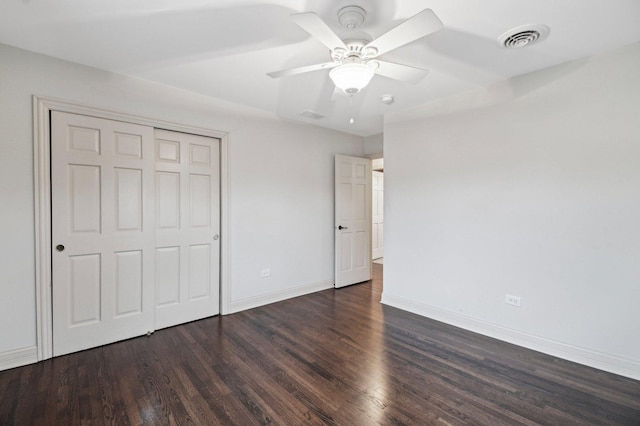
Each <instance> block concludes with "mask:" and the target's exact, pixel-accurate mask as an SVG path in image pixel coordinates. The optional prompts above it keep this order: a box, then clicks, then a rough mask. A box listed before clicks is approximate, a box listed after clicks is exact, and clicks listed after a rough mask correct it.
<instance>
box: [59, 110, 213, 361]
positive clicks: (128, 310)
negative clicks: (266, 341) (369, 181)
mask: <svg viewBox="0 0 640 426" xmlns="http://www.w3.org/2000/svg"><path fill="white" fill-rule="evenodd" d="M219 143H220V141H219V140H218V139H214V138H205V137H199V136H193V135H187V134H182V133H176V132H168V131H162V130H154V129H153V128H152V127H148V126H140V125H135V124H129V123H123V122H118V121H111V120H105V119H100V118H94V117H87V116H82V115H76V114H68V113H61V112H52V115H51V162H52V164H51V187H52V194H51V199H52V205H51V208H52V214H51V225H52V244H53V247H52V303H53V307H52V312H53V354H54V356H58V355H63V354H66V353H70V352H75V351H79V350H83V349H87V348H91V347H96V346H101V345H104V344H107V343H112V342H115V341H118V340H123V339H127V338H130V337H135V336H139V335H143V334H146V333H147V332H151V331H153V330H156V329H159V328H163V327H168V326H172V325H177V324H181V323H184V322H187V321H192V320H196V319H200V318H204V317H208V316H212V315H216V314H218V313H219V263H220V262H219V258H220V257H219V256H220V250H219V232H220V231H219V222H220V219H219V218H220V214H219V210H220V207H219V199H220V197H219V164H220V163H219Z"/></svg>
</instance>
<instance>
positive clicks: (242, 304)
mask: <svg viewBox="0 0 640 426" xmlns="http://www.w3.org/2000/svg"><path fill="white" fill-rule="evenodd" d="M333 283H334V281H333V279H330V280H325V281H318V282H315V283H308V284H303V285H300V286H297V287H292V288H288V289H286V290H281V291H275V292H273V293H267V294H261V295H260V296H255V297H248V298H246V299H240V300H232V301H231V307H230V308H231V309H230V312H229V313H235V312H240V311H244V310H246V309H252V308H257V307H258V306H264V305H268V304H270V303H275V302H280V301H282V300H286V299H291V298H293V297H298V296H304V295H305V294H309V293H315V292H316V291H321V290H327V289H329V288H333Z"/></svg>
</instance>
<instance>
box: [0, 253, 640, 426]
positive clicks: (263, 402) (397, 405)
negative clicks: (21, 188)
mask: <svg viewBox="0 0 640 426" xmlns="http://www.w3.org/2000/svg"><path fill="white" fill-rule="evenodd" d="M381 270H382V266H381V265H374V280H373V282H368V283H364V284H359V285H356V286H351V287H348V288H344V289H339V290H326V291H322V292H318V293H314V294H311V295H307V296H303V297H299V298H296V299H291V300H287V301H284V302H280V303H275V304H272V305H268V306H264V307H261V308H256V309H252V310H248V311H245V312H241V313H238V314H234V315H229V316H225V317H215V318H209V319H206V320H202V321H196V322H193V323H189V324H185V325H182V326H178V327H173V328H170V329H165V330H160V331H158V332H156V333H154V334H153V335H151V336H149V337H141V338H136V339H131V340H127V341H124V342H120V343H115V344H112V345H107V346H104V347H100V348H96V349H91V350H87V351H83V352H79V353H76V354H71V355H66V356H62V357H58V358H55V359H51V360H48V361H45V362H41V363H38V364H34V365H30V366H26V367H21V368H16V369H13V370H8V371H4V372H0V424H1V425H12V424H16V425H22V424H24V425H81V424H86V425H103V424H105V425H116V424H118V425H139V424H148V425H164V424H180V425H260V424H262V425H265V424H278V425H302V424H311V425H321V424H332V425H333V424H336V425H376V424H383V425H401V424H407V425H409V424H413V425H430V424H434V425H462V424H465V425H466V424H479V425H533V424H549V425H589V424H591V425H640V382H638V381H634V380H631V379H627V378H623V377H620V376H616V375H613V374H608V373H605V372H602V371H598V370H594V369H591V368H588V367H584V366H580V365H577V364H574V363H571V362H568V361H564V360H560V359H557V358H553V357H550V356H547V355H544V354H541V353H538V352H534V351H530V350H527V349H523V348H520V347H517V346H513V345H510V344H507V343H504V342H500V341H497V340H493V339H490V338H487V337H484V336H480V335H477V334H474V333H470V332H467V331H464V330H461V329H458V328H455V327H451V326H448V325H445V324H442V323H439V322H436V321H432V320H429V319H426V318H422V317H419V316H416V315H413V314H410V313H407V312H403V311H400V310H397V309H394V308H390V307H385V306H383V305H381V304H380V303H379V300H380V290H381V288H382V286H381V282H380V280H381V278H382V273H381Z"/></svg>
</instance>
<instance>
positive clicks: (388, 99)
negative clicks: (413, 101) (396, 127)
mask: <svg viewBox="0 0 640 426" xmlns="http://www.w3.org/2000/svg"><path fill="white" fill-rule="evenodd" d="M380 100H381V101H382V103H383V104H385V105H391V104H392V103H393V101H394V99H393V95H382V96H380Z"/></svg>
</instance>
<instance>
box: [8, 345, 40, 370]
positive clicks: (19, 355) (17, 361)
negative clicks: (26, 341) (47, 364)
mask: <svg viewBox="0 0 640 426" xmlns="http://www.w3.org/2000/svg"><path fill="white" fill-rule="evenodd" d="M36 362H38V347H37V346H29V347H26V348H22V349H16V350H13V351H8V352H0V371H2V370H8V369H10V368H15V367H20V366H23V365H27V364H34V363H36Z"/></svg>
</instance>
